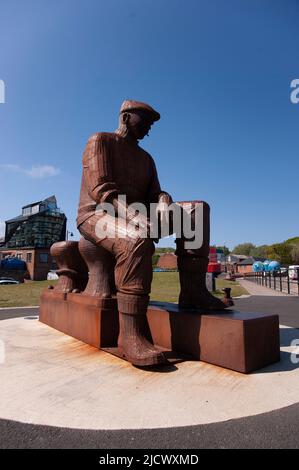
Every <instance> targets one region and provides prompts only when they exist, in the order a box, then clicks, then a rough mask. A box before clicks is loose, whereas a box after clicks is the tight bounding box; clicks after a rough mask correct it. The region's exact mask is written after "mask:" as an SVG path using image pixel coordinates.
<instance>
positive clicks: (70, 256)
mask: <svg viewBox="0 0 299 470" xmlns="http://www.w3.org/2000/svg"><path fill="white" fill-rule="evenodd" d="M159 118H160V115H159V113H158V112H157V111H155V110H154V109H153V108H152V107H151V106H149V105H148V104H145V103H141V102H137V101H124V103H123V104H122V106H121V109H120V118H119V127H118V129H117V130H116V131H115V132H114V133H97V134H94V135H93V136H91V137H90V139H89V140H88V142H87V146H86V149H85V152H84V155H83V174H82V183H81V192H80V202H79V209H78V217H77V225H78V229H79V231H80V233H81V235H82V238H81V239H80V241H79V243H78V242H69V241H66V242H60V243H56V244H54V245H53V246H52V248H51V254H52V256H53V257H54V258H55V259H56V261H57V265H58V268H59V269H58V271H57V272H58V274H59V276H60V278H59V281H58V283H57V285H56V286H55V288H53V289H50V290H45V291H44V292H43V293H42V298H41V305H40V321H42V322H44V323H46V324H48V325H50V326H53V327H54V328H56V329H58V330H60V331H62V332H64V333H66V334H69V335H71V336H74V337H75V338H78V339H80V340H82V341H84V342H86V343H88V344H90V345H92V346H96V347H99V348H101V349H104V350H107V349H108V350H109V352H112V353H113V354H116V355H118V356H120V357H122V358H124V359H126V360H128V361H129V362H131V363H132V364H134V365H137V366H149V365H150V366H153V365H156V364H164V363H166V362H167V354H168V352H165V351H172V352H174V353H177V352H178V354H177V356H179V355H180V354H187V355H189V356H190V357H193V358H194V359H196V360H201V359H202V360H205V361H207V362H211V363H214V364H217V365H221V366H223V367H228V368H232V369H234V370H238V371H240V372H246V373H247V372H250V371H252V370H255V369H256V368H259V367H263V366H265V365H268V364H270V363H272V362H275V361H277V360H279V334H278V317H277V316H273V315H252V314H247V316H246V315H245V316H244V315H242V314H240V313H238V312H231V311H230V312H229V313H227V314H223V313H221V312H220V311H221V310H223V309H225V308H226V307H229V306H231V305H232V304H233V302H232V299H231V297H230V292H229V291H226V292H225V297H224V299H223V300H220V299H217V298H215V297H214V296H213V295H211V294H210V292H209V291H208V290H207V288H206V271H207V265H208V262H209V260H208V256H209V242H210V224H209V217H210V209H209V206H208V204H207V203H205V202H203V201H180V202H176V203H173V201H172V198H171V196H170V195H169V194H168V193H167V192H165V191H162V190H161V187H160V183H159V179H158V176H157V170H156V166H155V163H154V160H153V159H152V157H151V156H150V155H149V154H148V153H147V152H146V151H145V150H143V149H142V148H141V147H140V146H139V145H138V141H139V140H141V139H143V137H144V136H145V135H147V134H148V132H149V130H150V128H151V126H152V124H153V123H154V122H155V121H157V120H159ZM136 203H137V204H138V203H139V204H141V203H142V207H139V206H138V207H139V208H138V209H136ZM133 204H135V206H134V205H133ZM153 204H155V205H156V206H155V207H156V209H155V211H156V213H157V214H158V215H159V217H158V230H157V232H154V234H153V223H152V217H151V216H152V213H151V209H152V207H153ZM142 208H145V212H143V211H142ZM110 209H113V210H112V211H110ZM170 209H171V210H170ZM198 209H200V211H198ZM198 214H200V216H199V218H198ZM178 216H179V217H178ZM177 220H179V224H177V223H176V221H177ZM185 220H188V221H189V222H191V225H192V226H193V227H194V233H195V238H196V235H197V232H200V237H198V239H200V242H199V243H198V244H194V243H193V244H192V243H191V244H190V243H189V244H188V243H187V242H190V240H191V239H192V236H191V238H190V234H189V235H187V234H186V232H185V231H184V227H185V225H184V223H185V222H184V221H185ZM165 221H166V222H167V221H169V224H168V229H169V230H168V233H167V234H171V233H176V255H177V262H178V270H179V278H180V286H181V290H180V295H179V303H178V305H175V304H166V303H164V304H163V305H161V304H160V306H158V307H157V305H156V306H153V305H151V306H150V307H149V308H148V304H149V294H150V289H151V282H152V254H153V252H154V243H153V242H154V241H157V239H159V238H161V236H163V233H164V232H163V230H164V229H163V227H164V226H165ZM166 225H167V224H166ZM178 234H179V235H178ZM215 328H216V329H217V334H216V332H215ZM268 332H270V333H271V335H272V342H269V341H268V342H267V343H265V342H264V340H263V338H265V337H266V336H267V334H268ZM256 338H259V340H258V347H255V348H253V346H252V345H253V344H254V342H255V339H256ZM232 343H233V344H232ZM163 351H164V352H163ZM168 357H169V356H168Z"/></svg>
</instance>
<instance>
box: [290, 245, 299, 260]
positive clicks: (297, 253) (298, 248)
mask: <svg viewBox="0 0 299 470" xmlns="http://www.w3.org/2000/svg"><path fill="white" fill-rule="evenodd" d="M291 258H292V263H293V264H299V243H295V244H294V245H292V248H291Z"/></svg>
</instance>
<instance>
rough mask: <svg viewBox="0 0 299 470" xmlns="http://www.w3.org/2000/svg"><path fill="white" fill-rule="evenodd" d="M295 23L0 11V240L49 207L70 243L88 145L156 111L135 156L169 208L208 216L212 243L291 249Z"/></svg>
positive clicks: (11, 1)
mask: <svg viewBox="0 0 299 470" xmlns="http://www.w3.org/2000/svg"><path fill="white" fill-rule="evenodd" d="M298 21H299V2H298V1H296V0H226V1H225V2H224V1H223V0H184V1H183V0H151V1H149V0H109V1H108V0H105V1H104V0H84V1H83V0H51V1H50V0H47V1H46V0H18V1H17V0H1V2H0V79H1V80H4V82H5V86H6V103H5V104H0V165H1V166H0V172H1V173H0V174H1V180H0V181H1V182H0V201H1V205H0V226H1V225H2V226H3V221H4V220H7V219H9V218H11V217H14V216H16V215H18V214H19V213H20V208H21V206H22V205H25V204H27V203H30V202H34V201H35V200H39V199H43V198H45V197H47V196H50V195H52V194H55V195H56V197H57V199H58V203H59V206H60V207H61V208H62V209H63V210H64V212H65V213H66V214H67V217H68V229H69V230H71V231H74V232H75V218H76V211H77V204H78V197H79V189H80V177H81V155H82V151H83V149H84V146H85V143H86V140H87V138H88V136H89V135H90V134H92V133H94V132H96V131H113V130H114V129H115V128H116V127H117V121H118V110H119V106H120V104H121V102H122V101H123V100H124V99H126V98H131V99H137V100H141V101H145V102H148V103H149V104H151V105H152V106H154V107H155V108H157V110H159V111H160V113H161V116H162V117H161V120H160V121H159V122H158V123H156V124H155V125H154V126H153V128H152V131H151V134H150V138H147V137H146V138H145V140H144V141H143V142H142V143H141V145H142V146H143V147H144V148H145V149H146V150H147V151H149V152H150V153H151V154H152V155H153V157H154V159H155V161H156V165H157V168H158V173H159V177H160V182H161V186H162V187H163V189H165V190H167V191H168V192H170V193H171V194H172V196H173V199H174V200H189V199H202V200H205V201H207V202H209V204H210V206H211V221H212V224H211V242H212V243H217V244H223V243H224V242H226V244H227V245H228V246H229V247H230V248H232V247H233V246H235V245H236V244H237V243H241V242H245V241H251V242H253V243H255V244H264V243H267V244H268V243H273V242H276V241H282V240H284V239H287V238H289V237H293V236H296V235H299V227H298V174H299V171H298V170H299V164H298V143H299V137H298V136H299V134H298V121H299V103H298V104H297V105H295V104H292V103H291V101H290V93H291V88H290V82H291V81H292V80H293V79H295V78H299V59H298V46H299V29H298ZM75 235H76V236H78V232H75ZM163 244H164V246H165V245H166V246H167V245H169V244H170V242H169V240H167V239H166V240H164V242H163Z"/></svg>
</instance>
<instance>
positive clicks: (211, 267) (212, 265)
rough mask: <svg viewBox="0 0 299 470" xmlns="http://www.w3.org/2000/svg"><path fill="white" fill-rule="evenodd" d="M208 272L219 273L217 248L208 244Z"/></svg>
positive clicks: (219, 265) (219, 264)
mask: <svg viewBox="0 0 299 470" xmlns="http://www.w3.org/2000/svg"><path fill="white" fill-rule="evenodd" d="M208 273H215V274H219V273H221V263H219V262H218V261H217V250H216V248H215V247H214V246H210V253H209V264H208Z"/></svg>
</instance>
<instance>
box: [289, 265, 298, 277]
mask: <svg viewBox="0 0 299 470" xmlns="http://www.w3.org/2000/svg"><path fill="white" fill-rule="evenodd" d="M298 270H299V265H298V264H294V265H292V266H289V278H290V279H292V280H294V281H295V280H297V279H298Z"/></svg>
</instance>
